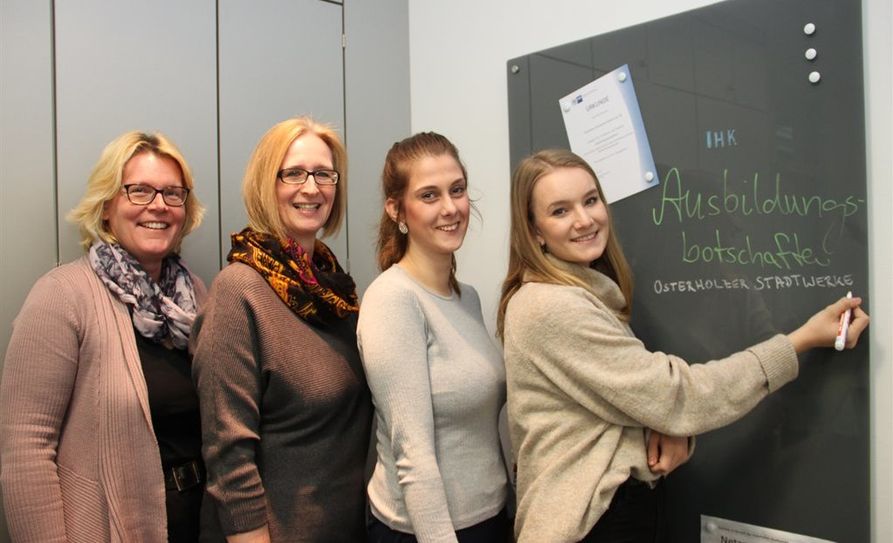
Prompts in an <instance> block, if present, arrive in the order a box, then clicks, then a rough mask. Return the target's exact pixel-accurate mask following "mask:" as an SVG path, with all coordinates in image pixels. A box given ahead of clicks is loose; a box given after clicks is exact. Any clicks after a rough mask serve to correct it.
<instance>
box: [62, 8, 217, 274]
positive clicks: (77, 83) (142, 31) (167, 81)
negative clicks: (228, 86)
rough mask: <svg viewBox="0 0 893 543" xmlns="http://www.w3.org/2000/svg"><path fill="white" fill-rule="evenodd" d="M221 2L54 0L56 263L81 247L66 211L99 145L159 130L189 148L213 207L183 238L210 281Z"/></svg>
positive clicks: (200, 193) (187, 253)
mask: <svg viewBox="0 0 893 543" xmlns="http://www.w3.org/2000/svg"><path fill="white" fill-rule="evenodd" d="M215 10H216V5H215V2H214V1H212V0H195V1H190V2H179V1H176V0H159V1H156V2H143V3H140V2H138V3H132V2H108V1H101V0H80V1H78V2H58V3H56V4H55V31H56V33H55V46H56V47H55V51H56V148H57V164H58V167H57V171H58V177H57V186H58V194H59V202H58V210H57V212H58V214H59V241H60V243H59V244H60V260H61V261H62V262H67V261H70V260H73V259H75V258H76V257H77V256H79V255H80V254H82V250H81V248H80V247H79V245H78V232H77V228H75V227H74V226H73V225H71V224H70V223H68V222H66V221H65V215H66V214H67V213H68V211H69V210H71V208H73V207H74V206H75V204H77V202H78V200H80V198H81V196H82V195H83V194H84V188H85V186H86V180H87V177H88V176H89V175H90V171H91V169H92V167H93V165H94V164H95V163H96V161H97V159H98V158H99V153H100V151H101V150H102V148H103V147H104V146H105V145H106V144H107V143H108V142H109V141H111V140H112V139H113V138H115V137H116V136H118V135H119V134H121V133H122V132H125V131H127V130H143V131H161V132H163V133H165V134H166V135H168V136H169V137H170V138H171V139H173V140H174V142H176V143H177V145H178V146H179V147H180V150H181V151H182V152H183V155H184V156H185V157H186V160H187V162H188V163H189V165H190V167H191V168H192V171H193V175H194V176H195V180H196V191H195V194H196V196H197V197H198V198H199V199H200V200H202V201H203V202H204V203H205V205H206V206H207V208H208V212H207V214H206V215H205V222H204V225H203V226H201V227H200V228H199V229H198V230H196V231H195V232H194V233H192V234H191V235H190V236H189V237H188V238H187V239H186V241H185V243H184V249H183V250H184V258H185V260H186V262H187V263H188V264H189V266H190V267H191V268H192V269H193V270H194V271H195V272H196V273H198V274H199V275H201V276H202V277H204V278H205V279H206V280H208V279H210V278H211V277H213V276H214V274H215V273H216V272H217V269H218V268H217V263H218V262H219V251H220V249H219V244H218V243H217V239H218V235H217V228H216V225H217V224H218V220H219V219H218V217H219V215H218V209H217V206H216V202H217V188H218V185H217V119H216V115H217V103H216V94H217V93H216V65H217V62H216V47H215V45H216V39H215V33H216V28H215V24H214V21H215V19H216V17H215Z"/></svg>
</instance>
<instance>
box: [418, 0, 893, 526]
mask: <svg viewBox="0 0 893 543" xmlns="http://www.w3.org/2000/svg"><path fill="white" fill-rule="evenodd" d="M712 3H714V2H713V1H710V0H669V1H667V0H639V1H636V2H627V3H613V4H611V5H610V9H605V8H606V5H607V4H606V3H605V2H591V1H587V0H552V1H550V2H532V1H527V2H517V1H510V0H491V1H488V2H479V1H477V0H453V1H451V2H410V5H409V32H410V36H409V44H410V81H411V96H412V109H411V119H412V129H413V131H414V132H417V131H420V130H436V131H439V132H442V133H443V134H444V135H446V136H448V137H450V138H451V139H452V140H453V141H454V143H456V145H457V146H458V147H459V149H460V151H461V152H462V156H463V159H464V161H465V162H466V166H467V167H468V171H469V181H470V186H471V187H472V195H473V196H477V197H478V202H477V206H478V208H479V210H480V212H481V215H482V217H483V225H481V224H480V223H477V224H475V223H472V228H471V230H470V232H469V235H468V237H467V238H466V241H465V246H464V247H463V248H462V251H461V253H460V255H459V275H460V277H461V279H462V280H463V281H466V282H469V283H471V284H473V285H475V286H476V287H477V289H478V291H479V292H480V294H481V299H482V302H483V304H484V314H485V317H487V319H488V322H489V324H491V325H492V324H493V323H494V322H495V313H496V304H497V302H498V298H499V285H500V282H501V281H502V278H503V275H504V273H505V268H506V265H507V247H508V223H509V215H508V196H509V194H508V193H509V183H508V177H509V134H508V114H507V111H508V104H507V101H506V100H507V99H506V95H507V92H506V78H505V73H506V69H505V63H506V61H507V60H508V59H510V58H514V57H517V56H521V55H525V54H528V53H532V52H534V51H538V50H540V49H544V48H547V47H552V46H556V45H561V44H564V43H567V42H570V41H574V40H579V39H583V38H587V37H590V36H593V35H596V34H601V33H603V32H607V31H611V30H616V29H620V28H624V27H627V26H630V25H634V24H638V23H642V22H646V21H649V20H652V19H657V18H660V17H665V16H668V15H673V14H675V13H679V12H682V11H687V10H690V9H695V8H699V7H702V6H705V5H708V4H712ZM863 10H864V13H863V20H864V25H865V29H864V33H865V63H866V64H865V74H866V77H865V87H866V100H867V104H866V109H867V111H866V116H867V119H868V123H867V132H868V133H867V138H868V140H867V143H868V157H869V196H870V204H869V205H870V209H869V221H870V223H871V228H872V234H873V235H872V236H871V241H870V243H871V246H870V252H871V263H870V266H871V268H870V273H871V275H872V278H873V282H872V285H871V298H872V306H871V311H872V319H873V321H872V330H873V333H872V334H871V351H872V360H871V364H872V394H873V404H872V405H873V408H874V412H873V419H872V434H873V435H872V480H873V486H872V503H873V506H874V510H873V512H872V533H873V541H875V542H878V543H880V542H888V541H893V468H891V466H893V443H891V434H893V403H891V397H893V372H891V364H893V339H891V337H890V336H891V334H890V331H891V329H893V326H891V321H893V319H891V316H893V299H891V289H890V287H889V281H890V278H891V277H893V273H891V259H893V247H891V241H890V240H891V234H893V227H891V214H890V212H889V210H890V208H891V205H890V204H891V203H893V198H891V189H890V181H891V179H890V177H891V171H893V167H891V153H890V149H891V148H893V142H891V131H890V126H891V124H893V115H891V104H890V99H891V85H890V73H891V65H893V61H891V45H890V36H889V30H890V28H891V17H890V11H891V8H890V1H889V0H863ZM492 329H493V328H492V326H491V330H492Z"/></svg>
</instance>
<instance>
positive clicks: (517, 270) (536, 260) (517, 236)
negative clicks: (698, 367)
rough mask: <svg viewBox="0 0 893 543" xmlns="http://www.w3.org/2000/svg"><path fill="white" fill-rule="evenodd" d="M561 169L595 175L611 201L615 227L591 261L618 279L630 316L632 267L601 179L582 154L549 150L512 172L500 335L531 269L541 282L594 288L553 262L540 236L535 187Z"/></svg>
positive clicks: (627, 316) (624, 314)
mask: <svg viewBox="0 0 893 543" xmlns="http://www.w3.org/2000/svg"><path fill="white" fill-rule="evenodd" d="M561 168H580V169H582V170H585V171H586V173H588V174H589V175H591V176H592V179H593V180H595V186H596V188H597V189H598V196H599V198H601V199H602V201H604V202H605V207H606V208H607V211H608V225H609V232H608V241H607V244H606V246H605V251H604V253H602V256H601V257H600V258H599V259H598V260H596V261H594V262H592V263H590V265H589V266H590V267H591V268H593V269H596V270H598V271H600V272H602V273H604V274H605V275H607V276H608V277H610V278H611V279H612V280H613V281H614V282H615V283H617V285H618V286H619V287H620V292H621V293H623V298H624V299H625V300H626V305H625V306H624V308H623V309H622V310H621V315H620V316H621V317H622V318H623V319H624V320H626V321H629V319H630V314H631V310H632V303H633V280H632V272H631V271H630V268H629V264H628V263H627V261H626V257H625V256H624V255H623V249H621V247H620V242H619V241H618V239H617V235H616V233H615V228H614V219H613V218H612V216H611V208H610V207H609V206H608V204H607V201H606V200H605V199H604V198H605V194H604V191H602V186H601V183H599V181H598V177H597V176H596V175H595V172H594V171H592V168H591V167H590V166H589V164H588V163H587V162H586V161H585V160H583V159H582V158H580V157H579V156H577V155H575V154H574V153H572V152H570V151H567V150H565V149H547V150H544V151H539V152H538V153H536V154H534V155H532V156H529V157H527V158H525V159H524V160H522V161H521V163H520V164H518V167H517V168H516V169H515V171H514V173H513V174H512V186H511V203H510V206H511V235H510V245H509V266H508V273H507V274H506V277H505V281H503V283H502V296H501V298H500V300H499V310H498V312H497V315H496V335H497V337H499V338H500V340H502V341H504V340H505V336H504V333H505V310H506V308H507V307H508V303H509V301H510V300H511V299H512V296H514V295H515V293H516V292H518V289H520V288H521V285H522V284H523V283H524V277H525V274H528V273H529V274H530V275H531V276H532V277H534V278H535V280H536V281H540V282H544V283H552V284H556V285H568V286H576V287H581V288H584V289H586V290H590V291H591V287H590V286H589V285H588V284H586V283H585V282H584V281H583V280H581V279H580V278H578V277H576V276H575V275H573V274H571V273H569V272H567V271H565V270H562V269H561V268H558V267H557V266H555V264H554V263H552V262H550V261H549V259H548V258H546V256H545V254H544V253H543V249H542V247H540V244H539V243H538V242H537V240H536V227H535V226H534V217H533V209H532V207H531V205H532V199H533V188H534V186H535V185H536V182H537V181H539V180H540V179H542V178H543V177H545V176H546V175H548V174H550V173H552V172H554V171H555V170H558V169H561Z"/></svg>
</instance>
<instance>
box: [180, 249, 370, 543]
mask: <svg viewBox="0 0 893 543" xmlns="http://www.w3.org/2000/svg"><path fill="white" fill-rule="evenodd" d="M355 330H356V319H355V318H353V317H352V318H349V319H345V320H344V321H341V322H339V323H337V324H336V325H334V326H330V327H327V328H325V329H323V328H313V327H311V326H310V325H308V323H307V322H305V321H303V320H301V319H300V318H298V317H297V316H296V315H295V314H294V313H293V312H292V311H291V310H290V309H289V308H288V306H286V305H285V303H284V302H283V301H282V300H281V299H280V298H279V297H278V296H277V295H276V293H275V292H274V291H273V289H272V288H271V287H270V285H269V284H268V283H267V282H266V281H264V279H263V278H262V277H261V276H260V275H259V274H258V273H257V272H256V271H254V270H253V269H252V268H250V267H249V266H247V265H245V264H240V263H233V264H230V265H229V266H227V267H226V268H224V270H223V271H221V272H220V274H219V275H218V276H217V278H216V279H215V280H214V282H213V284H212V285H211V291H210V293H209V295H208V301H207V303H206V304H205V307H204V311H203V312H202V314H201V315H199V318H198V319H196V323H195V327H194V328H193V334H192V341H193V347H194V358H193V378H194V379H195V381H196V384H197V387H198V393H199V398H200V401H201V412H202V431H203V455H204V457H205V463H206V467H207V470H208V493H209V494H210V495H211V496H213V498H214V501H215V502H216V505H217V510H218V516H219V520H220V525H221V528H222V529H223V532H224V533H225V534H227V535H232V534H235V533H241V532H246V531H250V530H253V529H256V528H259V527H261V526H263V525H265V524H266V525H267V526H268V528H269V530H270V535H271V537H272V540H273V541H295V542H297V541H308V542H309V541H314V542H315V541H327V542H338V541H344V542H348V541H350V542H353V541H364V540H365V524H364V511H365V509H364V508H365V496H364V489H363V469H364V465H365V460H366V453H367V451H368V446H369V432H370V425H371V420H372V403H371V399H370V395H369V390H368V388H367V386H366V379H365V377H364V374H363V369H362V365H361V363H360V359H359V355H358V353H357V346H356V333H355Z"/></svg>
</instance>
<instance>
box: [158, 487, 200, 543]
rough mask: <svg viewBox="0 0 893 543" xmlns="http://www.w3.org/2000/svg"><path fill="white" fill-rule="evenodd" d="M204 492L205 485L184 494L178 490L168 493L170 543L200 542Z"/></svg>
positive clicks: (168, 533)
mask: <svg viewBox="0 0 893 543" xmlns="http://www.w3.org/2000/svg"><path fill="white" fill-rule="evenodd" d="M204 491H205V485H204V484H200V485H196V486H194V487H192V488H190V489H188V490H184V491H182V492H181V491H179V490H177V489H173V490H168V491H166V494H167V496H166V500H165V505H166V506H167V537H168V541H169V542H170V543H194V542H196V541H198V535H199V520H200V518H201V514H200V512H201V509H202V495H203V494H204Z"/></svg>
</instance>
